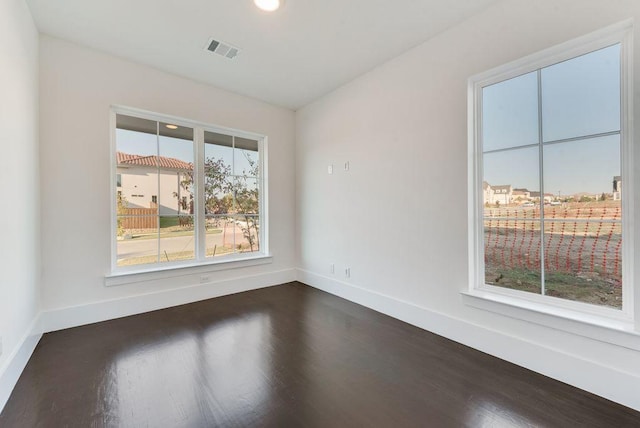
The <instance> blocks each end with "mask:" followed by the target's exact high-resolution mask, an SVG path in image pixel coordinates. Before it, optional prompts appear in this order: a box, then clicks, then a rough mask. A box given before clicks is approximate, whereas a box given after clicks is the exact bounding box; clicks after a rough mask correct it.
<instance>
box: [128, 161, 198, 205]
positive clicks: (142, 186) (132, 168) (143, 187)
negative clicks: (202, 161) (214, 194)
mask: <svg viewBox="0 0 640 428" xmlns="http://www.w3.org/2000/svg"><path fill="white" fill-rule="evenodd" d="M117 162H118V165H117V168H118V169H117V189H118V192H121V195H122V196H123V197H124V199H125V200H126V202H127V208H154V209H155V208H159V214H160V215H180V214H193V204H192V202H191V198H190V194H189V192H188V191H187V190H185V189H184V187H183V186H182V185H181V183H182V182H184V181H185V180H186V179H188V177H189V174H190V173H191V172H192V171H193V164H191V163H188V162H184V161H182V160H179V159H175V158H168V157H164V156H140V155H131V154H127V153H122V152H117Z"/></svg>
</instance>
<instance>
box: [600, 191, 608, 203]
mask: <svg viewBox="0 0 640 428" xmlns="http://www.w3.org/2000/svg"><path fill="white" fill-rule="evenodd" d="M600 200H601V201H606V200H607V195H605V194H604V192H602V195H600Z"/></svg>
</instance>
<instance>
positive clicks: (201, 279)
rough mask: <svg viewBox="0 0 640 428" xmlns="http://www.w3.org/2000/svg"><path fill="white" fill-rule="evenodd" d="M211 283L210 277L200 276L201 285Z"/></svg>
mask: <svg viewBox="0 0 640 428" xmlns="http://www.w3.org/2000/svg"><path fill="white" fill-rule="evenodd" d="M209 281H211V276H210V275H200V284H204V283H205V282H209Z"/></svg>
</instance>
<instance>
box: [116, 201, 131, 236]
mask: <svg viewBox="0 0 640 428" xmlns="http://www.w3.org/2000/svg"><path fill="white" fill-rule="evenodd" d="M116 201H117V203H118V208H117V212H116V214H117V217H118V221H117V223H118V231H117V234H118V236H122V235H124V227H123V226H122V217H121V216H123V215H126V214H127V205H128V203H127V198H125V197H124V196H122V192H118V194H117V197H116Z"/></svg>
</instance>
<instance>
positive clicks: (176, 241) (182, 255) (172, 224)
mask: <svg viewBox="0 0 640 428" xmlns="http://www.w3.org/2000/svg"><path fill="white" fill-rule="evenodd" d="M194 256H195V239H194V228H193V216H190V215H183V216H161V217H160V262H162V263H166V262H175V261H180V260H192V259H193V258H194Z"/></svg>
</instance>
